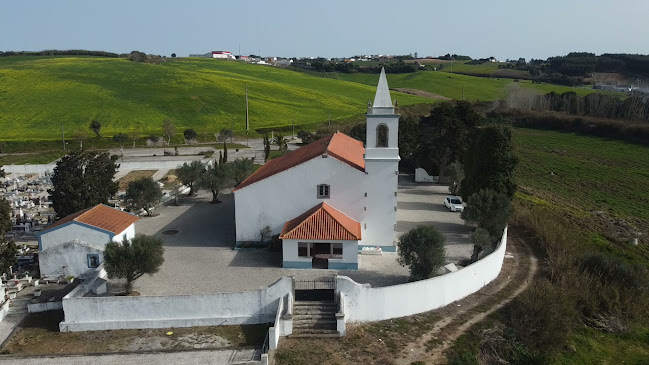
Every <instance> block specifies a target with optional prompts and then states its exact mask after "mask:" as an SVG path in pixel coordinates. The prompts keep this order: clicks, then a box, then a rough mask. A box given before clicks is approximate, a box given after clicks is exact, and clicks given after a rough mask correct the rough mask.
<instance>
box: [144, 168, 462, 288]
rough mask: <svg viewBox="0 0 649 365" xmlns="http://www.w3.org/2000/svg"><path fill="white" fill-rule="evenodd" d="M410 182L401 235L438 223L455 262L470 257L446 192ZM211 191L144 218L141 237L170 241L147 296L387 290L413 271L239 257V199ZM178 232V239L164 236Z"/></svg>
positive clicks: (252, 254) (373, 262)
mask: <svg viewBox="0 0 649 365" xmlns="http://www.w3.org/2000/svg"><path fill="white" fill-rule="evenodd" d="M408 179H409V177H404V181H402V182H400V189H399V195H398V205H399V206H398V208H399V209H398V212H397V213H398V214H397V219H398V223H397V231H398V234H402V233H404V232H406V231H407V230H409V229H410V228H413V227H415V226H417V225H419V224H429V223H430V224H434V225H435V226H436V227H437V228H438V229H439V230H440V231H441V232H443V233H444V234H445V235H446V236H447V256H448V261H453V262H455V261H457V260H458V259H459V258H466V257H468V256H469V255H470V252H471V245H470V244H469V243H468V238H467V237H468V235H467V234H468V229H467V227H465V226H464V224H463V223H462V220H461V219H460V218H459V214H458V213H451V212H449V211H448V210H446V208H445V207H444V206H443V204H442V202H443V199H444V196H445V195H446V194H444V193H443V191H445V189H446V188H445V187H439V186H434V185H415V183H414V182H413V183H409V182H408ZM208 195H209V194H208V193H201V194H200V195H198V196H197V197H193V198H184V199H183V200H182V201H181V204H180V205H179V206H166V207H161V208H160V209H159V210H158V211H157V213H159V214H160V215H159V216H157V217H152V218H149V217H144V218H142V219H140V220H139V221H138V222H137V223H136V232H138V233H142V234H147V235H154V236H156V237H160V238H162V239H163V240H164V244H165V263H164V264H163V266H162V268H161V269H160V271H159V272H158V273H156V274H155V275H153V276H143V277H142V278H140V279H138V280H137V281H136V282H135V287H134V289H135V290H137V291H139V292H140V293H141V294H142V295H170V294H199V293H215V292H237V291H245V290H254V289H259V288H260V287H264V286H267V285H270V284H272V283H273V282H275V281H276V280H277V279H278V278H279V277H281V276H294V277H296V279H315V278H319V277H324V276H333V275H335V274H336V273H338V274H339V275H346V276H349V277H350V278H352V279H353V280H355V281H357V282H359V283H369V284H371V285H372V286H374V287H376V286H387V285H394V284H400V283H405V282H407V280H408V269H407V268H405V267H402V266H400V265H399V264H398V263H397V261H396V258H397V255H396V254H387V253H384V254H383V255H382V256H367V255H359V270H358V271H336V270H301V269H284V268H281V262H282V257H281V252H268V251H266V250H252V251H237V250H233V249H232V246H233V243H234V240H235V232H234V227H235V225H234V201H233V195H232V194H224V195H223V196H222V197H221V200H223V203H221V204H216V205H214V204H210V203H209V201H210V196H208ZM172 229H177V230H180V232H179V233H177V234H175V235H163V234H162V232H164V231H167V230H172Z"/></svg>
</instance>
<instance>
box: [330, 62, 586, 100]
mask: <svg viewBox="0 0 649 365" xmlns="http://www.w3.org/2000/svg"><path fill="white" fill-rule="evenodd" d="M444 71H446V69H444ZM337 78H338V79H339V80H344V81H353V82H358V83H362V84H366V85H370V84H371V83H372V80H373V78H376V76H375V75H372V74H363V73H354V74H338V75H337ZM388 83H389V84H390V87H391V88H409V89H420V90H424V91H428V92H430V93H434V94H438V95H442V96H445V97H448V98H451V99H462V88H464V99H465V100H480V101H493V100H498V99H502V98H504V97H505V90H506V88H507V87H508V86H509V85H512V84H516V85H519V86H520V87H524V88H530V89H532V90H536V91H538V92H539V93H549V92H551V91H555V92H557V93H564V92H566V91H574V92H576V93H577V94H578V95H587V94H590V93H593V92H597V90H593V89H589V88H578V87H567V86H559V85H550V84H533V83H532V82H531V81H527V80H520V81H518V82H516V81H514V80H512V79H505V78H503V79H499V78H486V77H476V76H468V75H460V74H450V73H448V72H435V71H423V72H416V73H405V74H389V75H388ZM399 103H401V101H399Z"/></svg>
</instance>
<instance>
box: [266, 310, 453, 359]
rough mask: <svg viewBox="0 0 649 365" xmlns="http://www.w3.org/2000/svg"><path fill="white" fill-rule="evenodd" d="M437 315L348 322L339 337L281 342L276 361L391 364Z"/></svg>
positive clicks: (430, 324)
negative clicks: (343, 334) (359, 323)
mask: <svg viewBox="0 0 649 365" xmlns="http://www.w3.org/2000/svg"><path fill="white" fill-rule="evenodd" d="M439 320H440V317H439V316H438V315H437V314H434V313H422V314H418V315H414V316H410V317H405V318H397V319H392V320H387V321H381V322H376V323H371V324H363V325H348V327H347V334H346V336H345V337H342V338H340V339H309V338H307V339H304V338H299V339H291V338H290V337H289V338H287V339H285V340H282V341H281V342H280V346H279V349H278V350H277V352H276V353H275V363H276V364H277V365H288V364H290V365H302V364H304V365H312V364H393V363H394V359H395V355H396V354H398V353H399V351H400V350H401V349H403V347H404V346H405V345H407V344H409V343H410V342H412V341H414V340H416V339H417V338H419V337H420V336H422V335H423V334H424V333H426V332H428V331H430V330H432V328H433V326H434V325H435V323H436V322H437V321H439Z"/></svg>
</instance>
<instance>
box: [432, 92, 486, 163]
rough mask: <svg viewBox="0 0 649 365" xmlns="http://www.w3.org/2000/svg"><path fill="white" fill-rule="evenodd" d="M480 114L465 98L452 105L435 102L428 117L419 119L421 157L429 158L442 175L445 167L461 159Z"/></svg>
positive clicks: (462, 160)
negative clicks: (435, 104) (436, 103)
mask: <svg viewBox="0 0 649 365" xmlns="http://www.w3.org/2000/svg"><path fill="white" fill-rule="evenodd" d="M479 120H480V115H479V114H478V113H477V112H476V111H475V110H474V109H473V107H472V106H471V104H469V103H468V102H466V101H458V102H456V104H455V105H453V104H452V103H450V102H445V103H441V104H439V105H437V106H436V107H435V108H434V109H433V110H432V111H431V114H430V116H428V117H424V118H422V119H421V121H420V123H419V124H420V126H421V148H422V157H424V158H426V159H430V160H432V161H433V163H434V164H435V165H437V166H438V167H439V173H440V175H441V176H445V170H446V166H447V165H448V164H450V163H451V162H453V161H460V162H462V163H463V162H464V155H465V153H466V149H467V145H468V143H469V140H470V135H471V132H472V130H473V129H475V126H476V125H477V123H478V121H479Z"/></svg>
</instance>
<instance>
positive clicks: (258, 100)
mask: <svg viewBox="0 0 649 365" xmlns="http://www.w3.org/2000/svg"><path fill="white" fill-rule="evenodd" d="M373 77H374V79H376V80H375V81H374V84H376V82H377V81H378V75H373ZM368 82H369V81H368ZM246 85H248V87H249V100H250V101H249V103H250V121H251V122H250V123H251V129H255V128H260V127H269V126H281V125H284V126H285V125H291V124H292V123H293V120H294V121H295V124H296V126H297V127H300V126H313V125H315V124H318V123H322V122H324V121H326V120H327V119H328V117H329V115H328V113H329V111H331V116H332V119H334V120H344V119H347V118H351V117H355V116H359V115H361V114H362V113H364V110H365V106H366V102H367V100H368V98H372V97H373V96H374V91H375V86H374V85H371V83H369V84H368V85H362V84H359V83H352V82H345V81H340V80H331V79H325V78H320V77H314V76H309V75H306V74H304V73H300V72H294V71H289V70H285V69H280V68H275V67H270V66H261V65H251V64H244V63H239V62H228V61H219V60H212V59H192V58H189V59H177V60H168V61H167V62H164V63H161V64H146V63H135V62H131V61H128V60H126V59H116V58H100V57H26V56H22V57H4V58H0V110H2V113H0V140H5V141H12V140H13V141H19V140H51V139H58V138H60V134H61V125H63V127H64V129H65V131H66V135H69V136H72V135H75V134H78V133H88V132H89V130H88V125H89V123H90V121H92V120H98V121H99V122H100V123H101V124H102V135H104V136H112V135H114V134H116V133H120V132H121V133H133V132H138V133H139V134H141V135H144V136H147V135H149V134H151V133H158V134H160V133H161V132H162V121H163V120H164V119H166V118H170V119H171V120H173V121H174V123H175V126H176V130H177V132H178V133H180V132H182V131H183V130H184V129H186V128H194V129H195V130H196V131H197V132H198V133H208V132H209V133H214V132H218V131H219V130H221V128H230V127H231V125H232V124H234V129H235V132H236V133H238V134H244V129H245V101H244V100H245V87H246ZM395 96H396V95H395ZM398 99H399V102H400V103H401V104H402V105H408V104H416V103H429V102H432V100H431V99H425V98H420V97H416V96H412V95H405V94H402V95H399V96H398Z"/></svg>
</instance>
